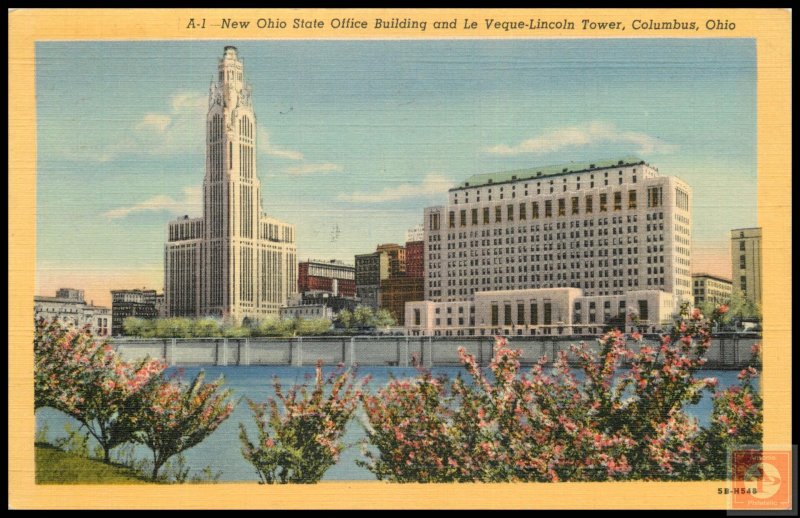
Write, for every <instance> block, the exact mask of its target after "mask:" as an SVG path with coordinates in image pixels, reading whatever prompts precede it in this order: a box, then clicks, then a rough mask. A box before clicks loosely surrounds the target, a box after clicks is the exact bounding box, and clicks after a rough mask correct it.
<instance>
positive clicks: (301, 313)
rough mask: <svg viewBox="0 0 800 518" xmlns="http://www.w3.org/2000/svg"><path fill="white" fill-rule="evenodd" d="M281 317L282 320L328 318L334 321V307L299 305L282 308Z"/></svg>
mask: <svg viewBox="0 0 800 518" xmlns="http://www.w3.org/2000/svg"><path fill="white" fill-rule="evenodd" d="M280 317H281V320H285V319H290V318H302V319H303V320H311V319H318V318H326V319H328V320H331V321H333V318H334V311H333V308H332V307H330V306H328V305H325V304H297V305H292V306H285V307H282V308H281V309H280Z"/></svg>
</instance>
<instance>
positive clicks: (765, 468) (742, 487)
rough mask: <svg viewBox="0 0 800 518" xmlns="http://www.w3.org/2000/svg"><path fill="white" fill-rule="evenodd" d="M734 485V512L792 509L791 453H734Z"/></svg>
mask: <svg viewBox="0 0 800 518" xmlns="http://www.w3.org/2000/svg"><path fill="white" fill-rule="evenodd" d="M730 482H731V490H730V508H731V509H736V510H741V509H762V510H785V509H791V506H792V495H791V493H790V491H789V488H791V487H792V454H791V451H786V450H734V451H733V452H732V453H731V481H730Z"/></svg>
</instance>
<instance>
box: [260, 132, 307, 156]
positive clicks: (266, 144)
mask: <svg viewBox="0 0 800 518" xmlns="http://www.w3.org/2000/svg"><path fill="white" fill-rule="evenodd" d="M256 137H257V138H258V150H259V151H261V152H262V153H265V154H267V155H270V156H276V157H279V158H286V159H289V160H303V153H301V152H299V151H294V150H292V149H282V148H279V147H278V146H275V145H273V144H272V142H270V138H269V131H267V130H266V128H264V127H262V126H259V127H258V134H257V136H256Z"/></svg>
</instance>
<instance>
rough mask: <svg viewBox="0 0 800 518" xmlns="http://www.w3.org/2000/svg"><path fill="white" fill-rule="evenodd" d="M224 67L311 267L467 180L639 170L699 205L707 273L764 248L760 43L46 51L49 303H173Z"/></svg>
mask: <svg viewBox="0 0 800 518" xmlns="http://www.w3.org/2000/svg"><path fill="white" fill-rule="evenodd" d="M225 45H236V46H237V47H238V49H239V56H240V59H242V60H243V62H244V66H245V77H246V79H247V80H248V81H249V82H250V83H251V85H252V87H253V103H254V109H255V112H256V117H257V125H258V135H257V139H258V142H257V153H258V154H257V170H258V176H259V178H260V179H261V186H262V187H261V190H262V199H263V208H264V211H265V212H266V213H267V214H269V215H271V216H275V217H277V218H280V219H283V220H285V221H287V222H290V223H294V224H295V225H296V226H297V248H298V256H299V258H300V259H301V260H304V259H306V258H315V259H341V260H344V261H345V262H348V263H351V264H352V263H353V256H354V255H355V254H359V253H368V252H371V251H374V249H375V246H376V245H378V244H380V243H390V242H395V243H402V242H403V241H404V240H405V232H406V230H408V229H409V228H411V227H413V226H415V225H417V224H419V223H421V222H422V215H423V209H424V208H425V207H427V206H432V205H437V204H442V203H444V202H445V201H446V195H447V189H448V188H450V187H452V186H454V185H456V184H457V183H459V182H461V181H463V180H464V179H466V178H467V177H468V176H470V175H473V174H477V173H487V172H495V171H506V170H513V169H520V168H528V167H535V166H542V165H550V164H561V163H568V162H570V161H576V162H578V161H591V160H600V159H607V158H615V157H622V156H627V155H636V156H639V157H641V158H642V159H644V160H645V161H647V162H648V163H649V164H651V165H653V166H655V167H657V168H658V169H659V171H660V173H661V174H663V175H669V176H677V177H679V178H681V179H683V180H684V181H686V182H688V183H689V185H690V186H691V187H692V188H693V193H694V199H693V206H692V211H693V228H692V231H693V249H692V263H693V264H692V270H693V271H694V272H701V271H702V272H708V273H712V274H717V275H722V276H725V277H729V276H730V268H731V265H730V255H729V240H730V239H729V235H730V232H729V231H730V229H733V228H741V227H751V226H757V222H758V218H757V207H756V197H757V190H756V165H757V164H756V137H757V132H756V122H757V121H756V65H755V64H756V53H755V51H756V49H755V42H754V40H750V39H724V40H723V39H692V40H682V39H660V40H655V39H652V40H648V39H635V40H633V39H630V40H601V39H591V40H579V39H575V40H523V39H518V40H513V41H498V40H450V41H434V40H430V41H428V40H416V41H397V40H392V41H389V40H386V41H325V40H313V41H235V40H231V41H182V42H166V41H164V42H124V41H123V42H40V43H38V44H37V47H36V100H37V104H36V105H37V113H36V116H37V244H36V269H37V293H38V294H42V295H52V294H54V292H55V290H56V289H57V288H59V287H73V288H78V289H84V290H85V291H86V298H87V300H91V301H94V303H95V304H104V305H110V290H112V289H125V288H137V287H138V288H142V287H147V288H156V289H158V290H159V291H161V290H162V289H163V280H164V271H163V270H164V267H163V256H164V243H165V240H166V230H167V222H168V221H169V220H171V219H174V218H176V217H178V216H182V215H184V214H187V215H190V216H201V215H202V214H201V212H202V210H201V188H202V181H203V174H204V165H205V164H204V156H205V147H204V146H205V144H204V139H205V135H204V131H205V114H206V111H207V106H208V101H207V99H208V87H209V84H210V82H211V80H212V79H213V78H214V76H215V74H216V67H217V62H218V60H219V58H220V57H221V56H222V52H223V47H224V46H225Z"/></svg>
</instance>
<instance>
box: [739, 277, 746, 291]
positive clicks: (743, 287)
mask: <svg viewBox="0 0 800 518" xmlns="http://www.w3.org/2000/svg"><path fill="white" fill-rule="evenodd" d="M739 284H740V285H741V288H742V291H743V292H745V293H747V276H746V275H742V276H741V277H739Z"/></svg>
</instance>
